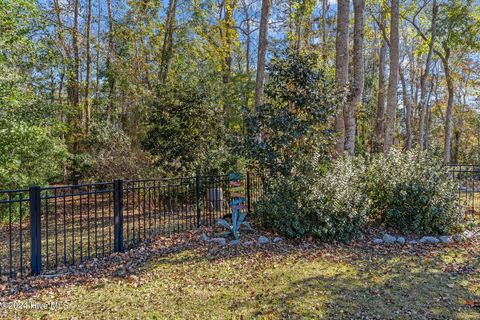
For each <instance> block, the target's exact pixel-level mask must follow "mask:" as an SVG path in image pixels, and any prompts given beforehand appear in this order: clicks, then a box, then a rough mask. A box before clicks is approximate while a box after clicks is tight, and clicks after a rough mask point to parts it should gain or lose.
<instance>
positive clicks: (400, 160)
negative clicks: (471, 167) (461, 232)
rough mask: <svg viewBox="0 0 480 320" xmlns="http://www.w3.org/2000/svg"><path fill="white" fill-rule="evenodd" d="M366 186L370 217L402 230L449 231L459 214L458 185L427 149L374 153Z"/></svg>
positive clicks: (457, 220) (439, 160)
mask: <svg viewBox="0 0 480 320" xmlns="http://www.w3.org/2000/svg"><path fill="white" fill-rule="evenodd" d="M365 186H366V193H367V195H368V197H369V198H370V200H371V202H372V217H373V218H375V219H377V220H380V221H382V222H384V223H385V225H386V226H387V227H392V228H395V229H398V230H399V231H402V232H404V233H417V234H447V233H451V232H452V231H454V230H455V228H456V227H457V226H458V224H459V222H460V220H461V218H462V215H461V211H460V208H459V205H458V194H457V192H458V189H457V186H456V184H455V182H454V181H453V180H452V179H451V178H450V177H449V176H448V173H447V172H446V170H445V168H444V167H443V165H442V161H441V159H440V158H438V157H436V156H434V155H432V154H430V153H420V152H418V150H412V151H407V152H403V151H399V150H393V151H392V152H391V153H390V154H389V155H388V156H385V155H377V156H374V157H373V158H372V159H371V160H370V165H369V166H368V169H367V172H366V184H365Z"/></svg>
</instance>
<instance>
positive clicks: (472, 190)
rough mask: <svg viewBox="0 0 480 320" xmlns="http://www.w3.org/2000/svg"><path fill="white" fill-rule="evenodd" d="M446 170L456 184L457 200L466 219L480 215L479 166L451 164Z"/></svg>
mask: <svg viewBox="0 0 480 320" xmlns="http://www.w3.org/2000/svg"><path fill="white" fill-rule="evenodd" d="M448 170H449V172H450V174H451V175H452V178H453V179H455V181H457V182H458V198H459V201H460V206H461V207H462V210H463V212H464V214H465V216H466V217H468V216H477V217H478V215H480V165H473V164H472V165H465V164H451V165H449V166H448Z"/></svg>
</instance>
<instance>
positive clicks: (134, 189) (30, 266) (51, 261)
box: [0, 173, 263, 277]
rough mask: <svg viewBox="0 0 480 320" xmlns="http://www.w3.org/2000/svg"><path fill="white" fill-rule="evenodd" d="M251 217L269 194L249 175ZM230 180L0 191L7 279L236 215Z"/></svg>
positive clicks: (0, 239)
mask: <svg viewBox="0 0 480 320" xmlns="http://www.w3.org/2000/svg"><path fill="white" fill-rule="evenodd" d="M240 181H241V182H242V183H243V184H244V186H245V195H246V202H247V209H248V211H249V212H250V211H251V210H253V205H254V203H255V202H256V201H257V200H258V199H259V198H260V197H261V195H262V193H263V183H262V180H261V178H260V176H259V175H257V174H252V173H246V174H244V175H241V177H240ZM229 182H230V176H229V175H217V176H198V175H197V176H195V177H186V178H173V179H146V180H125V181H124V180H115V181H114V182H105V183H91V184H82V185H70V186H52V187H46V188H40V187H31V188H29V189H23V190H4V191H0V275H1V276H8V277H21V276H24V275H28V274H39V273H40V272H42V271H52V270H56V269H57V268H62V267H65V266H71V265H76V264H79V263H81V262H83V261H85V260H87V259H90V258H94V257H101V256H105V255H108V254H111V253H112V252H119V251H123V250H126V249H129V248H132V247H134V246H136V245H138V244H139V243H140V242H143V241H145V240H149V239H153V238H155V237H156V236H158V235H170V234H172V233H177V232H181V231H185V230H192V229H194V228H197V227H199V226H201V225H212V224H213V223H214V222H215V220H216V219H218V218H221V217H224V216H226V215H228V214H229V212H230V208H229V202H230V200H231V195H230V191H229V189H230V187H229Z"/></svg>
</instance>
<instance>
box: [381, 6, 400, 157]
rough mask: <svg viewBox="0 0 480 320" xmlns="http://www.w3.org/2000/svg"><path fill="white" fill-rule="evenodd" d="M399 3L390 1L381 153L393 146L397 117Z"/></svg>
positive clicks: (386, 151) (388, 150)
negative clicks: (385, 99)
mask: <svg viewBox="0 0 480 320" xmlns="http://www.w3.org/2000/svg"><path fill="white" fill-rule="evenodd" d="M398 2H399V1H398V0H392V1H391V20H390V21H391V22H390V76H389V78H388V93H387V112H386V121H385V138H384V143H383V152H384V153H388V152H390V149H391V148H392V145H393V135H394V129H395V119H396V115H397V103H398V96H397V86H398V67H399V36H398V20H399V3H398Z"/></svg>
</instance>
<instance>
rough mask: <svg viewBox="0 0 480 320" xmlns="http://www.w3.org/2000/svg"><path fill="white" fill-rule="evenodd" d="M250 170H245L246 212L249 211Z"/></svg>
mask: <svg viewBox="0 0 480 320" xmlns="http://www.w3.org/2000/svg"><path fill="white" fill-rule="evenodd" d="M250 187H251V184H250V172H249V171H247V212H248V213H250V208H251V207H250Z"/></svg>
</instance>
